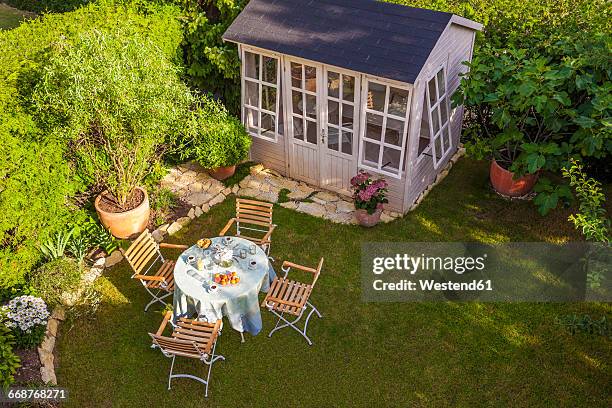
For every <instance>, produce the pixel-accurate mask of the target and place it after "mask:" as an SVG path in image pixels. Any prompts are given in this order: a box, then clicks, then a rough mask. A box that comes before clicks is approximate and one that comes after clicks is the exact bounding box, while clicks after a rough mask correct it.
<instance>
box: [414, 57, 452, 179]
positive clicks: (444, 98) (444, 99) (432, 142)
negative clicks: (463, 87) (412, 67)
mask: <svg viewBox="0 0 612 408" xmlns="http://www.w3.org/2000/svg"><path fill="white" fill-rule="evenodd" d="M439 72H442V75H443V76H444V94H442V95H440V85H439V83H438V73H439ZM432 80H433V81H434V84H435V88H436V101H435V103H434V104H433V105H431V96H430V94H429V83H430V82H431V81H432ZM425 93H426V99H427V114H428V115H429V148H430V149H431V157H432V159H433V166H434V169H438V167H440V164H441V163H442V162H443V161H444V160H445V159H446V157H447V156H448V155H449V153H450V152H451V151H452V150H453V137H452V135H451V133H450V117H451V111H450V104H449V98H448V77H447V75H446V67H445V66H444V65H440V66H439V67H438V69H437V70H435V71H434V73H433V75H431V76H430V77H429V78H428V79H427V81H426V82H425ZM441 103H444V104H445V105H446V122H444V123H442V113H441V110H440V108H439V106H440V104H441ZM436 108H438V112H437V115H438V124H439V129H438V132H436V133H435V134H434V128H433V120H432V114H433V111H434V110H435V109H436ZM445 130H446V133H445V132H444V131H445ZM444 134H446V135H448V140H447V142H448V143H447V145H448V149H447V150H446V151H443V152H441V153H442V154H441V155H439V157H438V153H439V152H437V151H436V141H437V140H438V139H440V138H442V137H444ZM440 146H442V148H444V140H443V139H441V140H440ZM425 151H427V149H425V150H424V151H423V153H425ZM423 153H421V155H423Z"/></svg>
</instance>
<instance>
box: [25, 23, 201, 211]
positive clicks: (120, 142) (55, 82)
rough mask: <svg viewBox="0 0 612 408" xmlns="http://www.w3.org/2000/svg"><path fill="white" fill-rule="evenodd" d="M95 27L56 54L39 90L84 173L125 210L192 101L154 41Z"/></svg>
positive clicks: (38, 99)
mask: <svg viewBox="0 0 612 408" xmlns="http://www.w3.org/2000/svg"><path fill="white" fill-rule="evenodd" d="M128 34H129V33H126V32H124V31H122V30H117V31H115V32H112V33H109V34H105V33H101V32H99V31H97V30H95V31H92V32H90V33H88V34H85V35H83V36H81V37H80V38H79V39H78V40H77V41H76V42H75V43H74V44H73V45H71V44H67V43H63V44H60V45H59V46H58V47H57V50H58V53H57V54H56V55H54V56H52V57H51V59H50V61H49V64H48V66H47V67H45V69H44V75H43V77H42V80H41V81H40V85H39V86H37V88H36V90H35V92H34V101H35V105H36V108H37V109H38V112H39V114H40V115H41V116H43V115H44V116H45V117H46V120H47V121H48V122H51V123H57V124H58V126H57V127H56V130H55V131H56V132H57V133H58V134H62V135H64V134H65V135H66V137H67V138H68V140H69V141H70V142H71V145H72V146H73V149H74V152H75V159H76V162H77V165H78V168H79V170H80V171H81V172H82V173H83V174H85V175H87V177H88V178H89V179H90V180H91V182H92V184H96V185H99V186H100V187H101V188H104V189H107V190H108V191H109V193H110V194H111V195H112V197H113V198H114V199H115V200H116V202H117V204H118V205H119V206H120V207H122V208H125V207H126V203H127V202H128V200H129V198H130V196H131V194H132V193H133V191H134V190H135V188H136V186H138V185H140V184H141V183H142V182H143V180H144V178H145V176H146V175H147V173H148V172H149V169H150V168H151V166H152V163H153V162H155V161H156V160H158V159H159V157H160V154H161V149H162V147H163V142H164V140H165V138H166V136H167V135H168V133H171V132H172V131H173V129H175V128H177V127H178V124H179V121H180V119H181V117H182V115H183V114H184V111H185V110H186V109H187V107H188V106H189V104H190V102H191V95H190V93H189V90H188V89H187V87H186V86H185V85H184V84H183V83H182V82H181V81H180V79H179V77H178V70H177V68H176V66H175V65H173V64H172V62H171V61H170V60H168V59H167V58H166V56H165V55H164V54H163V52H162V51H161V50H160V49H159V48H158V47H157V46H155V45H154V44H153V43H152V42H151V41H149V40H146V39H143V38H140V37H138V36H128Z"/></svg>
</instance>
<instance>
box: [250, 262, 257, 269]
mask: <svg viewBox="0 0 612 408" xmlns="http://www.w3.org/2000/svg"><path fill="white" fill-rule="evenodd" d="M256 266H257V261H251V262H249V269H255V267H256Z"/></svg>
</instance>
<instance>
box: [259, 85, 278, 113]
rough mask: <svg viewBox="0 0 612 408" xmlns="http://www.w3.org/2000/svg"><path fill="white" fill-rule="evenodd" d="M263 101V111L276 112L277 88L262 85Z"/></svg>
mask: <svg viewBox="0 0 612 408" xmlns="http://www.w3.org/2000/svg"><path fill="white" fill-rule="evenodd" d="M261 99H262V102H261V107H262V108H263V109H265V110H269V111H272V112H276V88H273V87H271V86H268V85H262V87H261Z"/></svg>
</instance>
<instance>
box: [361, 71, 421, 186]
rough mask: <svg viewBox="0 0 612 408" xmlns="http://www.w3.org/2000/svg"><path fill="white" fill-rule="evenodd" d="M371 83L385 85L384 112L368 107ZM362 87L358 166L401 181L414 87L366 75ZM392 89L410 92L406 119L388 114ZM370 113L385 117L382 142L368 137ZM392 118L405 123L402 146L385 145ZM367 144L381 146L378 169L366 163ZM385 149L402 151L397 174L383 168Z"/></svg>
mask: <svg viewBox="0 0 612 408" xmlns="http://www.w3.org/2000/svg"><path fill="white" fill-rule="evenodd" d="M370 82H374V83H376V84H379V85H383V86H385V106H384V109H383V112H380V111H377V110H375V109H369V108H368V107H367V103H368V101H367V99H368V98H367V95H368V90H369V85H370ZM361 84H362V85H361V86H362V98H361V112H360V130H359V151H358V153H357V154H358V156H359V158H358V164H359V167H360V168H364V169H367V170H371V171H375V172H377V173H380V174H384V175H387V176H390V177H392V178H396V179H401V178H402V176H403V175H404V167H405V163H404V160H405V158H406V154H405V153H406V140H407V138H408V130H409V128H410V120H409V119H410V109H411V106H412V93H413V87H412V86H410V85H407V84H400V83H397V82H395V81H389V80H385V79H382V78H378V77H371V76H368V75H364V76H363V80H362V81H361ZM391 88H397V89H402V90H405V91H408V100H407V101H406V115H405V117H401V116H397V115H393V114H390V113H388V109H389V95H390V94H391ZM368 113H372V114H375V115H378V116H382V117H383V123H382V134H381V140H374V139H370V138H368V137H367V136H366V131H367V127H366V121H367V114H368ZM388 118H391V119H395V120H399V121H402V122H403V123H404V131H403V134H402V135H401V137H402V145H401V146H396V145H394V144H391V143H385V130H386V128H387V119H388ZM365 142H370V143H374V144H377V145H379V146H381V148H380V151H379V152H378V165H377V167H374V166H371V165H370V164H368V163H367V162H365V161H364V155H365V151H364V148H365V147H364V145H365ZM385 147H388V148H391V149H394V150H400V149H401V150H400V161H399V169H398V170H397V173H396V172H394V171H389V170H386V169H384V168H382V165H383V163H382V157H383V153H384V149H385Z"/></svg>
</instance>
